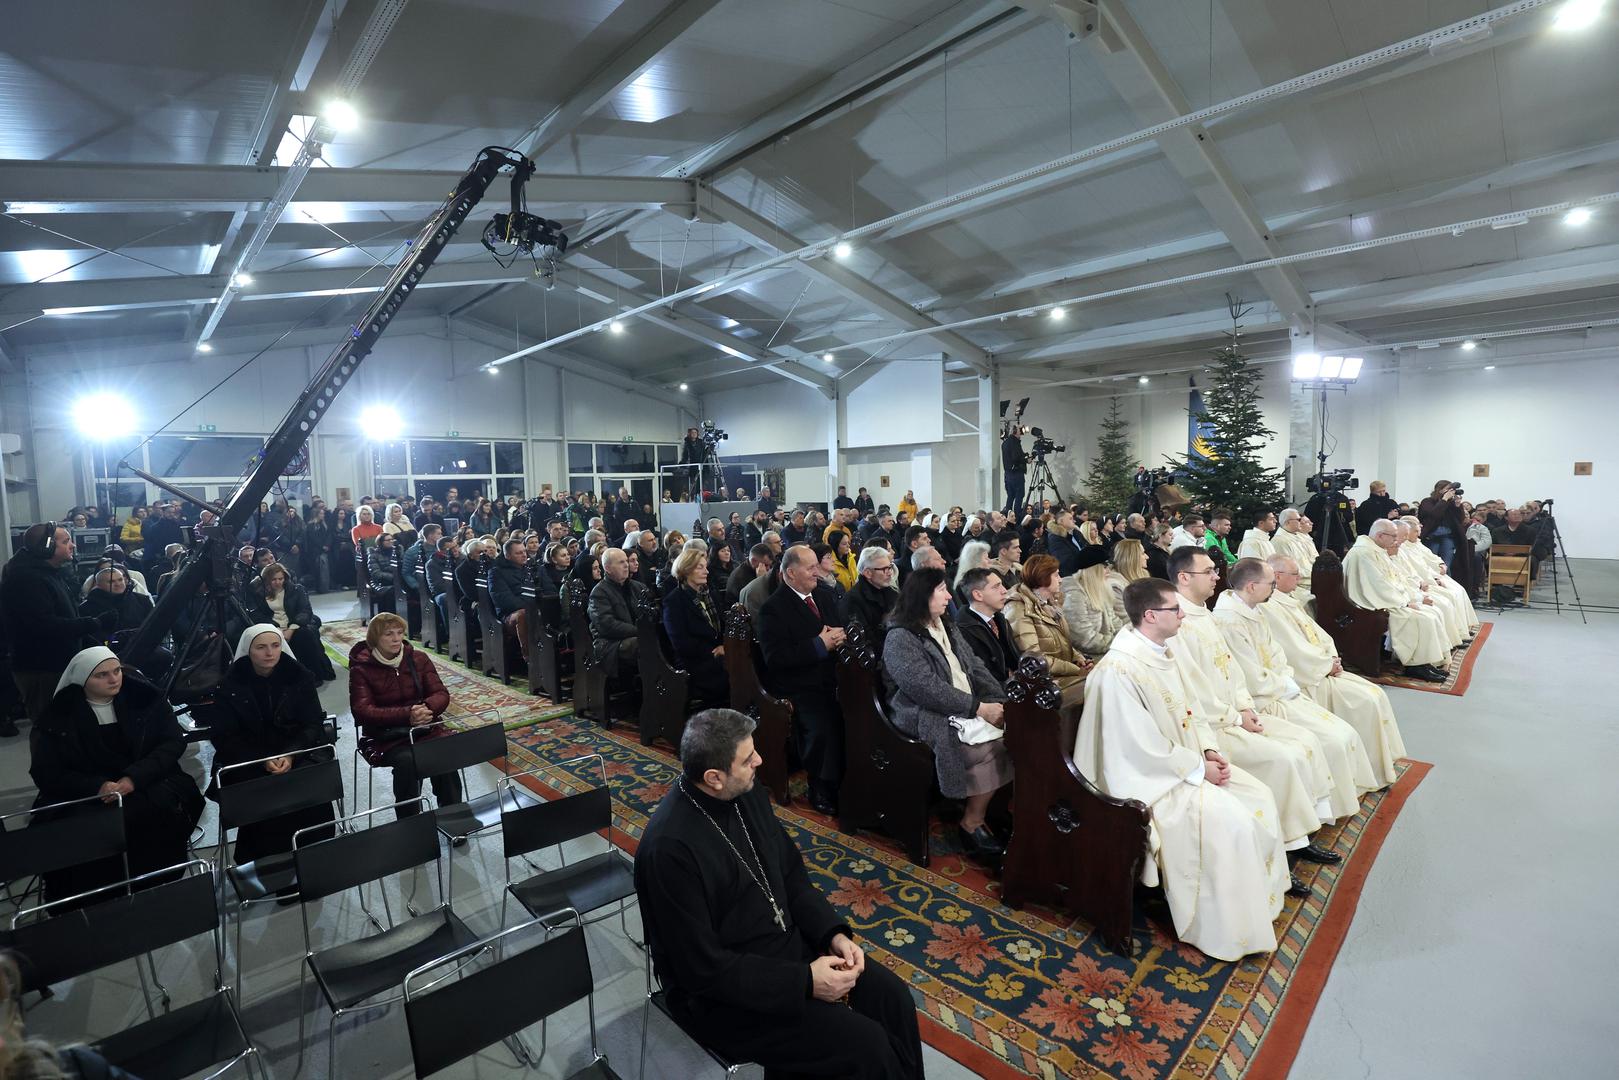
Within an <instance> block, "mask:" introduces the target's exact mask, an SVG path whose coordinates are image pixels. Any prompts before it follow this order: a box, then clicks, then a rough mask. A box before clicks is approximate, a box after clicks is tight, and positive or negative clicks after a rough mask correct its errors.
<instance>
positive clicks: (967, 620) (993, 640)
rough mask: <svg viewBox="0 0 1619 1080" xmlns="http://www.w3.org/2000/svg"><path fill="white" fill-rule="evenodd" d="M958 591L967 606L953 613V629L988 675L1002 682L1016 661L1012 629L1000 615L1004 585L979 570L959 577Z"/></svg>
mask: <svg viewBox="0 0 1619 1080" xmlns="http://www.w3.org/2000/svg"><path fill="white" fill-rule="evenodd" d="M958 588H959V590H960V592H961V595H962V596H963V597H965V598H966V600H967V604H966V606H964V607H962V608H960V609H958V610H957V611H956V626H957V627H959V628H960V629H961V636H962V637H964V638H966V639H967V644H968V645H969V646H970V647H971V648H972V651H973V652H974V653H976V654H977V656H978V659H980V660H982V661H983V662H984V666H985V667H986V668H988V669H989V673H990V674H991V675H993V676H995V678H996V680H997V681H999V682H1005V681H1006V678H1007V676H1009V675H1011V674H1012V672H1013V670H1014V669H1016V667H1017V664H1018V659H1019V657H1018V651H1017V646H1016V645H1015V644H1013V642H1012V627H1011V626H1010V625H1009V624H1008V623H1007V621H1006V616H1005V615H1003V614H1001V609H1002V608H1003V607H1005V606H1006V584H1005V583H1004V582H1002V581H1001V576H1000V575H999V574H997V573H996V572H995V571H993V570H990V569H989V568H987V567H983V566H978V567H974V568H973V569H971V570H969V571H967V572H966V573H965V574H963V575H961V585H960V586H959V587H958Z"/></svg>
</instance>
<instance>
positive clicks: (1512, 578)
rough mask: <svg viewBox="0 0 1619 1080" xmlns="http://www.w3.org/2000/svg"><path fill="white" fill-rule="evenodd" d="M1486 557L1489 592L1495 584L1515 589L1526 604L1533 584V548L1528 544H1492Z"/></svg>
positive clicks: (1492, 590)
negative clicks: (1487, 560) (1487, 561)
mask: <svg viewBox="0 0 1619 1080" xmlns="http://www.w3.org/2000/svg"><path fill="white" fill-rule="evenodd" d="M1487 558H1488V559H1489V572H1488V574H1487V575H1486V577H1487V578H1488V584H1489V594H1493V593H1494V592H1495V587H1496V586H1497V585H1501V586H1505V587H1506V588H1509V589H1517V590H1518V591H1519V592H1520V593H1521V594H1522V596H1523V602H1524V603H1526V604H1527V603H1528V602H1529V592H1530V590H1531V589H1533V588H1534V584H1535V580H1534V566H1535V559H1534V549H1533V548H1532V547H1530V546H1529V545H1528V544H1492V545H1491V546H1490V550H1489V554H1488V556H1487ZM1489 594H1487V595H1489Z"/></svg>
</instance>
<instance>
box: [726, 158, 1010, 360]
mask: <svg viewBox="0 0 1619 1080" xmlns="http://www.w3.org/2000/svg"><path fill="white" fill-rule="evenodd" d="M697 206H698V210H699V212H707V213H711V214H713V215H714V216H715V217H717V218H719V219H720V220H721V221H724V222H726V223H727V224H730V225H733V226H735V227H736V228H737V229H739V230H741V232H742V234H743V236H744V237H745V238H746V239H747V241H748V242H749V243H750V244H753V245H754V246H755V247H757V248H759V249H760V250H761V251H764V252H767V253H770V254H775V253H778V252H781V251H793V250H796V249H798V248H802V247H804V241H802V240H800V239H799V238H798V237H796V236H793V235H792V234H790V233H788V232H785V231H784V230H782V229H780V228H778V227H777V226H776V225H775V224H773V223H772V222H769V221H766V220H765V219H764V218H763V217H761V216H759V215H758V214H756V213H754V212H753V211H752V210H750V209H748V208H747V207H745V206H743V205H742V204H741V203H739V202H737V201H736V200H735V199H732V198H730V197H729V196H727V195H724V194H721V193H720V192H718V191H715V190H714V189H713V188H711V187H706V186H703V187H699V188H698V190H697ZM796 265H797V266H798V268H799V269H801V270H803V271H804V272H805V273H807V274H810V275H812V276H814V277H817V278H820V279H821V280H822V281H824V282H826V283H827V284H829V285H831V286H832V287H833V288H835V289H837V290H838V291H839V292H841V293H843V294H844V295H846V296H849V297H851V298H853V299H855V300H857V301H859V302H861V303H863V304H869V305H871V307H872V309H873V310H874V311H877V312H879V313H880V314H882V315H886V316H887V317H888V318H890V319H892V320H894V321H895V322H897V323H899V324H900V325H901V326H903V327H905V328H906V329H907V330H919V331H924V332H926V336H927V337H928V338H930V339H931V340H932V341H934V342H935V343H936V344H937V345H938V346H939V347H940V348H941V349H943V350H944V351H945V353H946V354H948V355H949V356H950V357H951V358H952V359H955V360H960V361H962V362H963V363H965V364H967V365H968V366H970V367H971V368H972V369H973V370H974V371H977V372H979V374H984V373H987V372H988V371H989V369H990V365H991V363H992V361H991V359H990V355H989V353H987V352H985V351H984V350H983V349H981V348H979V347H978V346H977V345H974V344H973V343H972V342H971V341H968V340H967V339H966V338H964V337H962V336H961V335H960V334H957V333H954V332H952V331H948V330H936V331H935V330H934V328H935V327H936V326H937V324H936V323H935V322H934V321H933V319H932V318H930V317H929V316H927V315H925V314H923V313H922V312H920V311H918V310H917V309H916V308H915V307H913V306H912V305H911V304H908V303H906V302H905V301H904V300H902V299H900V298H899V297H897V296H895V295H894V294H893V293H891V292H888V291H887V290H886V289H882V288H879V287H878V286H876V285H873V284H872V283H871V282H869V281H867V280H866V279H865V278H863V277H861V276H860V275H859V274H857V273H855V272H854V271H853V270H851V269H849V268H848V267H847V266H844V265H843V264H842V263H839V262H837V261H835V260H833V259H831V258H818V259H807V260H803V261H801V262H799V263H797V264H796Z"/></svg>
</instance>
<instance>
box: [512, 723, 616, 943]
mask: <svg viewBox="0 0 1619 1080" xmlns="http://www.w3.org/2000/svg"><path fill="white" fill-rule="evenodd" d="M583 761H594V762H596V764H597V766H598V771H599V773H600V775H601V786H600V787H592V788H590V789H589V790H587V791H581V792H577V793H576V794H573V795H564V796H562V797H560V798H556V799H550V800H547V801H545V802H538V801H535V802H533V803H532V804H531V805H529V806H524V807H521V808H516V809H512V810H503V811H502V813H501V815H500V831H501V836H502V837H503V838H504V841H505V856H506V889H505V892H504V893H502V895H501V898H500V922H501V925H502V926H504V925H505V924H506V897H507V896H508V895H509V896H511V897H513V898H514V899H516V901H517V902H518V903H519V904H522V905H523V909H524V910H525V911H527V912H528V914H529V917H530V918H537V917H539V915H540V914H541V913H543V912H547V911H556V910H558V909H560V908H573V909H574V910H575V911H579V912H583V913H585V914H587V915H588V914H589V913H591V912H594V911H599V910H601V909H602V908H605V907H607V906H608V905H610V904H616V905H617V910H616V911H609V912H607V913H605V914H602V915H598V916H596V917H595V918H591V919H585V920H584V921H585V922H599V921H601V920H602V919H608V918H612V916H613V915H615V914H616V915H618V917H619V925H620V927H621V928H622V929H623V931H624V936H625V937H627V938H629V939H630V941H632V942H634V943H635V945H636V946H637V947H639V948H644V947H645V944H644V942H640V941H636V940H635V938H633V937H631V936H630V928H629V922H628V919H627V916H626V907H625V903H626V901H633V900H634V899H635V864H634V862H633V861H631V859H630V858H629V856H627V855H625V854H624V852H623V851H622V850H620V849H619V847H618V846H617V845H615V844H614V843H613V797H612V791H611V789H610V788H608V786H607V763H606V761H605V760H604V759H603V758H602V756H601V755H600V754H590V755H587V756H585V757H579V758H574V759H573V760H571V761H564V762H561V763H559V764H557V765H553V766H548V767H547V768H550V769H555V770H561V769H562V768H563V767H564V766H568V765H574V764H577V763H579V762H583ZM541 775H542V772H541V770H535V771H532V772H528V773H520V774H517V775H515V776H506V777H503V778H502V779H501V780H500V785H499V786H500V787H502V788H521V787H522V785H521V784H519V783H518V781H519V780H520V779H521V778H522V777H524V776H531V777H539V776H541ZM514 801H515V800H514ZM503 805H509V804H505V803H503ZM603 830H605V832H606V840H605V841H604V843H605V845H606V846H605V848H604V849H603V850H602V851H601V853H600V854H597V855H592V856H590V857H589V858H586V859H583V860H581V861H578V862H575V863H573V864H572V865H569V864H568V862H567V860H566V857H565V856H563V854H562V845H563V844H565V843H567V842H568V841H569V840H576V839H578V838H579V837H582V836H590V835H591V834H593V833H598V832H602V831H603ZM548 847H555V848H556V849H557V857H558V858H559V859H561V860H562V866H560V867H559V868H557V869H555V870H542V871H541V872H539V873H537V874H534V875H533V876H531V877H527V878H524V879H523V880H522V881H518V882H513V881H512V860H513V859H515V858H518V857H520V856H525V855H528V854H530V853H532V852H535V851H539V850H540V849H541V848H548Z"/></svg>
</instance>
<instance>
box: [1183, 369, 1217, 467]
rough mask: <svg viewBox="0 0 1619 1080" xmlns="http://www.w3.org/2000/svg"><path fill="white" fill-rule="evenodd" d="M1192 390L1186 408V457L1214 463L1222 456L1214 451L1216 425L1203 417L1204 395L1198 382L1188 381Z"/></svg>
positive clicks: (1194, 380)
mask: <svg viewBox="0 0 1619 1080" xmlns="http://www.w3.org/2000/svg"><path fill="white" fill-rule="evenodd" d="M1187 385H1189V386H1190V387H1191V388H1192V390H1191V396H1190V400H1189V401H1188V402H1187V406H1186V456H1187V458H1189V459H1190V458H1203V459H1204V460H1205V461H1213V460H1215V459H1216V458H1218V457H1219V456H1220V455H1219V454H1217V453H1215V450H1214V425H1213V424H1212V423H1210V422H1209V420H1208V418H1207V417H1205V416H1204V415H1203V395H1202V393H1200V392H1199V391H1198V389H1197V380H1196V379H1188V380H1187Z"/></svg>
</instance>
